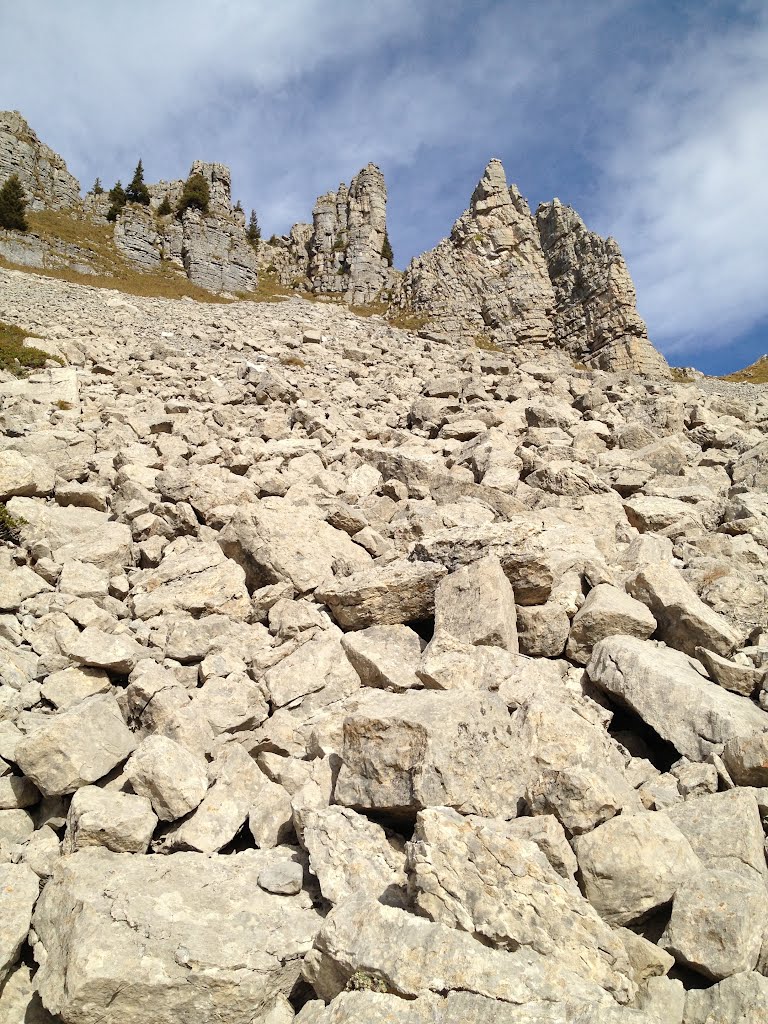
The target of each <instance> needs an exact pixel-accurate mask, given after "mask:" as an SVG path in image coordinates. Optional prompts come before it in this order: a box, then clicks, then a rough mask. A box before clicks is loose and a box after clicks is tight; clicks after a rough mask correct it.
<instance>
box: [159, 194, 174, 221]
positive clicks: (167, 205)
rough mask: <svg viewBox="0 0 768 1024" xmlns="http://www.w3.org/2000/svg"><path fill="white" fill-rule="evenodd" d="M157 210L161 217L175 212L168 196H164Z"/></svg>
mask: <svg viewBox="0 0 768 1024" xmlns="http://www.w3.org/2000/svg"><path fill="white" fill-rule="evenodd" d="M157 212H158V213H159V214H160V216H161V217H167V216H168V214H169V213H173V207H172V206H171V200H170V199H169V198H168V196H164V197H163V201H162V203H160V205H159V206H158V208H157Z"/></svg>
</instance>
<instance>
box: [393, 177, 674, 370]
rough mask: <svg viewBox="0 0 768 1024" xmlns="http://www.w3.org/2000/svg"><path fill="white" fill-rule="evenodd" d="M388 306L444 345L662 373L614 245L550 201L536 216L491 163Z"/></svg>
mask: <svg viewBox="0 0 768 1024" xmlns="http://www.w3.org/2000/svg"><path fill="white" fill-rule="evenodd" d="M396 303H397V305H398V306H399V307H400V308H402V309H406V310H411V311H414V312H421V313H425V314H426V315H427V316H428V318H429V321H428V322H429V326H430V327H431V328H433V329H435V330H439V331H441V332H443V333H446V334H449V335H451V336H452V337H461V336H462V335H470V336H477V335H478V334H481V333H482V334H483V335H485V336H488V335H490V337H491V338H492V339H493V340H494V341H495V342H496V343H498V344H500V345H501V346H502V347H508V346H510V345H515V344H526V343H535V344H543V345H556V346H557V347H559V348H564V349H566V350H567V351H568V353H569V354H570V355H571V356H572V358H574V359H576V360H579V361H581V362H584V363H586V364H588V365H590V366H595V367H599V368H601V369H606V370H613V371H616V372H635V373H648V374H662V375H664V374H667V373H668V371H669V368H668V366H667V363H666V361H665V359H664V358H663V356H662V355H661V354H660V353H659V352H657V351H656V349H655V348H654V347H653V346H652V345H651V343H650V341H649V340H648V333H647V331H646V327H645V323H644V322H643V320H642V318H641V317H640V315H639V314H638V312H637V309H636V306H635V289H634V286H633V284H632V279H631V277H630V276H629V271H628V270H627V265H626V263H625V262H624V258H623V257H622V255H621V250H620V249H619V246H618V244H617V243H616V241H615V240H614V239H612V238H608V239H604V238H601V237H600V236H599V235H597V234H595V233H594V232H591V231H588V230H587V228H586V227H585V225H584V223H583V221H582V220H581V218H580V217H579V216H578V214H577V213H575V212H574V211H573V210H572V209H571V208H570V207H567V206H563V205H562V203H560V202H559V200H557V199H555V200H553V201H552V202H551V203H547V204H545V205H543V206H541V207H540V208H539V210H538V211H537V214H536V217H535V218H533V217H532V216H531V211H530V209H529V207H528V204H527V203H526V201H525V199H524V198H523V197H522V196H521V195H520V193H519V191H518V190H517V188H516V187H515V186H514V185H510V186H507V181H506V177H505V174H504V168H503V167H502V165H501V163H500V162H499V161H498V160H491V162H490V163H489V164H488V166H487V167H486V169H485V173H484V174H483V177H482V178H481V179H480V182H479V183H478V186H477V188H476V189H475V191H474V193H473V195H472V199H471V201H470V205H469V209H468V210H467V211H466V213H464V214H463V215H462V216H461V217H460V218H459V220H457V221H456V223H455V224H454V226H453V229H452V231H451V234H450V237H449V238H447V239H444V240H443V241H442V242H440V243H439V245H438V246H437V247H436V248H435V249H433V250H431V251H430V252H427V253H424V254H423V255H422V256H417V257H416V258H415V259H414V260H413V261H412V262H411V264H410V265H409V267H408V269H407V270H406V272H405V274H404V276H403V279H402V283H401V285H400V287H399V289H398V292H397V295H396Z"/></svg>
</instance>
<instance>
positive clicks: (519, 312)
mask: <svg viewBox="0 0 768 1024" xmlns="http://www.w3.org/2000/svg"><path fill="white" fill-rule="evenodd" d="M398 304H399V305H400V306H401V307H404V308H406V309H409V310H413V311H414V312H420V313H425V314H427V315H428V317H429V323H430V326H432V327H433V328H434V329H435V330H439V331H442V332H445V333H447V334H450V335H452V336H455V335H458V334H468V335H470V336H473V335H481V334H484V333H485V332H487V331H489V330H490V331H491V332H493V334H494V337H497V338H500V339H502V340H504V341H507V342H526V341H532V342H541V343H547V342H548V341H549V340H550V339H551V338H552V332H553V321H552V314H553V310H554V306H555V296H554V292H553V290H552V285H551V283H550V280H549V274H548V273H547V264H546V260H545V259H544V254H543V253H542V251H541V244H540V242H539V236H538V232H537V231H536V225H535V223H534V221H533V218H532V216H531V211H530V209H529V208H528V204H527V203H526V201H525V199H523V197H522V196H521V195H520V193H519V192H518V190H517V189H516V188H515V187H514V186H511V187H508V186H507V181H506V177H505V175H504V168H503V167H502V165H501V163H500V161H499V160H491V162H490V163H489V164H488V166H487V167H486V169H485V173H484V174H483V176H482V178H481V179H480V181H479V183H478V185H477V188H476V189H475V191H474V192H473V193H472V199H471V200H470V204H469V209H468V210H467V211H466V212H465V213H464V214H462V216H461V217H460V218H459V219H458V220H457V221H456V223H455V224H454V225H453V229H452V231H451V234H450V237H449V238H446V239H444V240H443V241H442V242H440V243H439V245H438V246H437V247H436V248H435V249H432V250H431V251H430V252H426V253H424V254H423V255H421V256H417V257H416V258H415V259H414V260H412V262H411V263H410V265H409V267H408V269H407V270H406V272H405V275H404V277H403V280H402V283H401V288H400V293H399V297H398Z"/></svg>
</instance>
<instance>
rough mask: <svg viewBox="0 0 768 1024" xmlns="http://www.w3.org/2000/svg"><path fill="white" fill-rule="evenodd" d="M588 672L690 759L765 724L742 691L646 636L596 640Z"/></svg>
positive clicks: (699, 758) (767, 724) (767, 721)
mask: <svg viewBox="0 0 768 1024" xmlns="http://www.w3.org/2000/svg"><path fill="white" fill-rule="evenodd" d="M587 674H588V675H589V678H590V679H591V680H592V682H593V683H595V685H596V686H597V687H599V689H601V690H603V691H604V692H605V693H607V694H609V696H611V697H615V698H616V699H617V700H618V701H619V702H620V703H621V704H624V705H626V706H627V707H629V708H630V709H631V710H632V711H634V712H635V714H637V715H639V716H640V718H642V719H643V721H644V722H647V724H648V725H650V726H651V727H652V728H653V729H655V730H656V732H657V733H658V734H659V736H661V737H662V739H665V740H668V741H669V742H670V743H671V744H672V745H673V746H674V747H675V748H676V749H677V750H678V751H679V752H680V753H681V754H683V755H684V756H685V757H688V758H690V759H691V760H692V761H704V760H706V758H707V756H708V755H709V754H710V753H717V754H719V753H722V750H723V747H724V745H725V743H726V742H727V741H728V740H729V739H731V737H733V736H748V735H750V734H751V733H755V732H764V731H765V730H767V729H768V715H766V713H765V712H764V711H761V710H760V708H758V707H757V706H756V705H755V704H753V703H752V702H751V701H749V700H748V699H747V698H746V697H739V696H737V695H736V694H735V693H729V692H728V691H727V690H724V689H723V688H722V687H721V686H718V685H717V684H716V683H713V682H711V680H708V679H705V678H704V677H703V676H702V675H700V674H699V672H698V671H697V670H696V668H694V666H693V664H692V663H691V660H690V659H689V658H688V657H687V656H686V655H685V654H683V653H681V652H679V651H673V650H671V649H670V648H666V647H660V646H657V645H656V644H654V643H652V642H650V641H647V640H637V639H635V638H634V637H627V636H612V637H608V638H607V639H606V640H601V641H600V643H598V644H597V646H596V647H595V649H594V651H593V652H592V660H591V661H590V663H589V664H588V665H587Z"/></svg>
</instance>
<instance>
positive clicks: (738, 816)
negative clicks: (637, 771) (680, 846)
mask: <svg viewBox="0 0 768 1024" xmlns="http://www.w3.org/2000/svg"><path fill="white" fill-rule="evenodd" d="M667 813H668V815H669V817H670V819H671V820H672V821H673V822H674V823H675V825H676V826H677V827H678V828H679V829H680V831H681V832H682V833H683V835H684V836H685V837H686V839H687V840H688V842H689V843H690V844H691V846H692V848H693V851H694V853H695V854H696V856H697V857H698V858H699V859H700V860H701V861H702V863H703V864H704V865H705V866H706V867H708V868H722V869H724V870H730V871H736V872H746V873H754V874H756V875H757V876H759V877H760V878H762V879H765V880H767V881H768V868H766V863H765V851H764V848H763V829H762V825H761V823H760V809H759V806H758V802H757V800H756V798H755V793H754V792H750V791H749V790H747V789H732V790H728V791H726V792H724V793H712V794H708V795H706V796H697V797H691V798H690V799H688V800H686V801H685V803H683V804H678V805H677V806H676V807H670V808H669V809H668V812H667Z"/></svg>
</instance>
